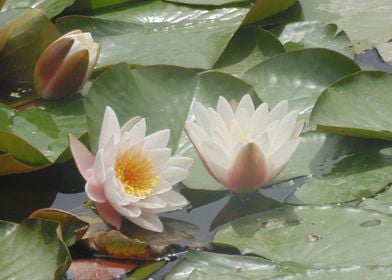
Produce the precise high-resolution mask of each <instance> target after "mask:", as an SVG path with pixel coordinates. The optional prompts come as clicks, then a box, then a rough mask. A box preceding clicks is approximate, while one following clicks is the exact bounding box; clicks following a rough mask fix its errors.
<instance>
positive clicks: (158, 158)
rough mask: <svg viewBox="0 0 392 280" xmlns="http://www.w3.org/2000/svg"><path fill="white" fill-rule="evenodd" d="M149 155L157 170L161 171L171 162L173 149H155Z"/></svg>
mask: <svg viewBox="0 0 392 280" xmlns="http://www.w3.org/2000/svg"><path fill="white" fill-rule="evenodd" d="M148 155H149V156H150V158H151V160H152V161H153V163H154V165H155V168H156V169H157V170H160V169H162V168H163V167H164V166H166V163H167V162H168V161H169V159H170V155H171V149H170V148H163V149H154V150H151V151H149V153H148Z"/></svg>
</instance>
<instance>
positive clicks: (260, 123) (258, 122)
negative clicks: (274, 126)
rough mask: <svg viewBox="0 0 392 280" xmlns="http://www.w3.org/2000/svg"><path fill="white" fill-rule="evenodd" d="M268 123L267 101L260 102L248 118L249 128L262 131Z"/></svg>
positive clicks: (258, 131) (256, 131)
mask: <svg viewBox="0 0 392 280" xmlns="http://www.w3.org/2000/svg"><path fill="white" fill-rule="evenodd" d="M267 124H268V103H262V104H261V105H260V106H259V107H257V109H256V111H255V112H254V114H253V115H252V117H251V119H250V128H251V130H252V131H253V132H254V133H256V134H258V133H261V132H262V131H264V129H265V127H266V126H267Z"/></svg>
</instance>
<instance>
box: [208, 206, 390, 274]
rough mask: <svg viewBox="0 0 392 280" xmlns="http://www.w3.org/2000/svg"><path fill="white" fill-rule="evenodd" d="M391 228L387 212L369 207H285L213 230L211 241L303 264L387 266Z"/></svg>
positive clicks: (320, 265)
mask: <svg viewBox="0 0 392 280" xmlns="http://www.w3.org/2000/svg"><path fill="white" fill-rule="evenodd" d="M390 230H392V218H391V216H389V215H385V214H381V213H378V212H374V211H368V210H363V209H358V208H352V207H331V206H323V207H310V206H297V207H292V206H286V207H283V208H281V209H277V210H273V211H270V212H265V213H260V214H256V215H252V216H248V217H244V218H241V219H238V220H236V221H234V222H231V223H229V224H227V225H225V226H223V227H222V228H220V229H219V230H218V232H217V233H216V235H215V237H214V242H218V243H225V244H229V245H232V246H235V247H237V248H238V249H239V250H240V251H241V252H242V253H243V254H257V255H260V256H263V257H265V258H268V259H270V260H272V261H274V262H294V263H298V264H299V265H302V266H305V267H314V268H322V267H324V266H350V265H365V266H366V265H389V264H390V263H391V261H392V253H391V251H390V250H389V238H388V236H389V232H390ZM358 240H360V241H361V242H358Z"/></svg>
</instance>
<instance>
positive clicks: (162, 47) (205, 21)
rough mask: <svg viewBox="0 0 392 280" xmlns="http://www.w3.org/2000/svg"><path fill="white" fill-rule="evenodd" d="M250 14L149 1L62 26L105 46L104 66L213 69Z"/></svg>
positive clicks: (69, 19) (243, 10) (68, 21)
mask: <svg viewBox="0 0 392 280" xmlns="http://www.w3.org/2000/svg"><path fill="white" fill-rule="evenodd" d="M247 12H248V8H247V7H241V6H238V7H230V8H227V7H225V8H215V9H213V8H190V7H187V6H183V5H175V4H172V3H166V2H163V1H143V2H142V3H140V2H139V3H137V4H132V3H130V4H128V5H127V7H126V8H123V9H121V10H113V11H110V12H107V13H102V14H98V15H96V18H89V17H84V16H83V17H82V16H69V17H63V18H60V19H58V20H57V21H56V23H57V25H58V27H59V28H60V29H61V30H62V31H63V32H66V31H70V30H73V29H77V28H80V29H82V30H83V31H84V32H91V34H92V35H93V37H94V40H95V41H97V42H98V43H99V44H100V45H101V54H100V57H99V60H98V66H104V65H108V64H115V63H118V62H124V61H125V62H128V63H130V64H136V65H151V64H174V65H179V66H184V67H190V68H203V69H210V68H212V66H213V65H214V64H215V62H216V61H217V59H218V58H219V56H220V54H221V53H222V52H223V50H224V49H225V47H226V45H227V43H228V42H229V40H230V38H231V37H232V36H233V34H234V33H235V31H236V30H237V29H238V27H239V26H240V24H241V22H242V20H243V19H244V17H245V15H246V13H247ZM163 42H164V43H163Z"/></svg>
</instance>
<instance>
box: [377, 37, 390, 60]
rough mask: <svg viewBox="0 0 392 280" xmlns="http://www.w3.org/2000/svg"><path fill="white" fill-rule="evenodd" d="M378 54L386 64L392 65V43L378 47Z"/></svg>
mask: <svg viewBox="0 0 392 280" xmlns="http://www.w3.org/2000/svg"><path fill="white" fill-rule="evenodd" d="M377 52H378V53H379V55H380V56H381V57H382V59H383V60H384V61H385V62H386V63H388V64H389V65H392V42H386V43H382V44H379V45H377Z"/></svg>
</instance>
